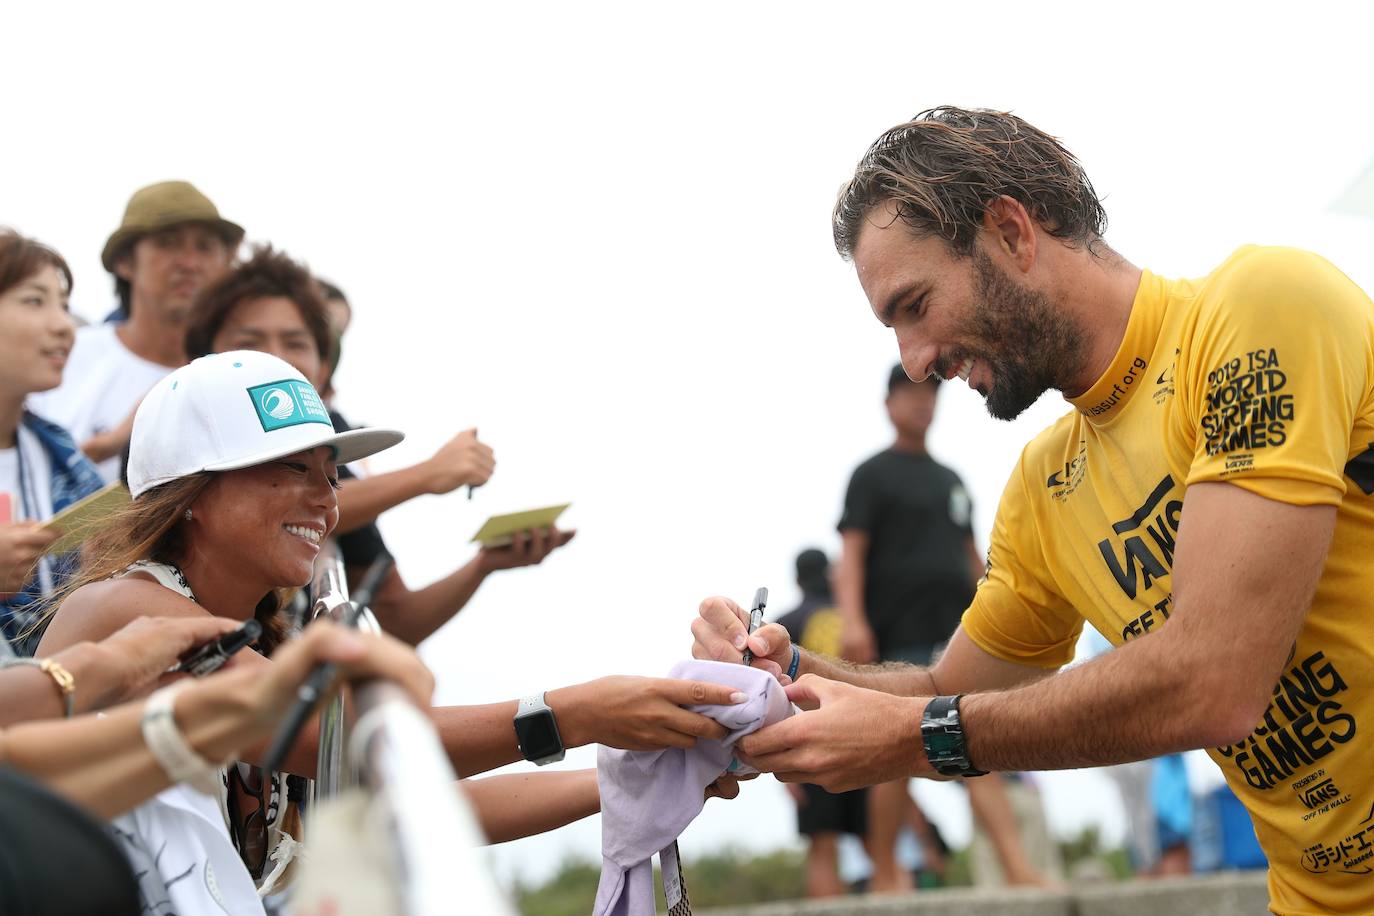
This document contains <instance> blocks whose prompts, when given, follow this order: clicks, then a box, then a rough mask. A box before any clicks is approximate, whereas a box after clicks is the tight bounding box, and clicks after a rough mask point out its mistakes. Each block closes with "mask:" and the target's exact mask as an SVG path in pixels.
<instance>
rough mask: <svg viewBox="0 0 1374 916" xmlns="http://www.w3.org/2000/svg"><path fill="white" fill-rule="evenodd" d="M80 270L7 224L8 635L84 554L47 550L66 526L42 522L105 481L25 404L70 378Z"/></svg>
mask: <svg viewBox="0 0 1374 916" xmlns="http://www.w3.org/2000/svg"><path fill="white" fill-rule="evenodd" d="M71 286H72V275H71V270H70V269H68V267H67V262H66V261H65V260H63V259H62V256H61V255H59V254H58V253H57V252H55V251H53V250H52V249H51V248H49V247H47V246H46V245H43V244H41V243H39V242H36V241H34V240H33V239H29V238H25V237H24V236H22V235H19V234H17V233H15V232H11V231H8V230H4V231H0V635H2V636H3V637H4V638H0V643H4V644H5V647H6V648H9V642H8V641H9V640H14V641H15V646H14V649H15V651H16V652H18V653H19V654H28V652H29V651H30V649H31V645H30V644H29V642H28V641H21V640H20V637H21V636H23V635H24V634H26V633H28V631H29V630H30V627H31V625H32V624H33V623H34V621H35V620H36V616H37V610H36V608H37V604H38V602H39V601H40V599H41V598H42V597H43V596H45V595H47V594H50V593H51V592H52V590H53V589H54V588H55V587H57V586H59V585H60V584H61V583H62V581H63V580H64V578H65V576H66V575H67V573H68V572H70V567H71V566H72V565H73V564H74V562H75V558H74V556H72V555H71V554H70V553H68V554H66V555H63V556H50V555H48V550H49V548H51V547H52V545H53V543H54V542H55V541H56V540H57V532H55V531H52V530H50V529H47V528H44V527H43V525H44V523H45V522H47V521H48V520H49V519H51V518H52V517H53V515H54V514H55V513H57V512H60V511H61V510H62V509H64V508H66V507H67V506H68V505H70V504H71V503H73V502H75V501H77V500H79V499H81V498H82V497H83V496H86V495H88V494H90V493H93V492H95V491H96V490H98V489H99V488H100V478H99V477H98V476H97V475H96V472H95V468H94V467H92V466H91V464H90V462H88V461H87V460H85V458H83V457H82V455H81V453H80V452H79V451H77V448H76V445H75V444H74V443H73V442H72V440H71V437H70V436H68V435H67V433H66V431H64V430H63V429H62V428H61V427H58V426H56V425H54V424H52V423H50V422H48V421H46V420H43V419H40V418H39V417H36V416H34V415H33V414H32V413H30V412H29V411H28V410H27V409H26V408H25V402H26V400H27V399H28V398H29V397H30V396H32V395H33V393H34V392H40V391H45V390H48V389H51V388H54V387H56V386H57V385H59V384H60V383H61V382H62V370H63V367H64V366H65V365H66V362H67V354H68V353H69V352H70V350H71V347H72V336H73V333H74V332H75V326H74V325H73V323H72V318H71V315H69V314H68V313H67V296H68V294H69V292H70V291H71Z"/></svg>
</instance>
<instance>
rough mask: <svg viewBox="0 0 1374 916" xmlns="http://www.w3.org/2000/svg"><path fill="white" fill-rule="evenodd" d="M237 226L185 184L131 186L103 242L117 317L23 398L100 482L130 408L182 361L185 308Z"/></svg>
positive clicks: (115, 455) (237, 233)
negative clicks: (41, 389) (43, 387)
mask: <svg viewBox="0 0 1374 916" xmlns="http://www.w3.org/2000/svg"><path fill="white" fill-rule="evenodd" d="M242 240H243V229H242V228H241V227H240V226H239V225H237V224H236V223H232V222H230V221H229V220H226V219H223V218H222V217H221V216H220V215H219V210H218V209H216V207H215V205H214V204H213V203H212V202H211V201H210V199H209V198H208V197H206V196H205V195H204V194H202V193H201V192H200V191H198V190H196V188H195V187H194V186H192V185H190V184H188V183H187V182H184V181H164V182H161V183H159V184H154V185H149V186H148V187H146V188H142V189H140V190H138V191H137V192H135V193H134V196H133V197H132V198H130V199H129V205H128V207H127V208H126V209H125V211H124V219H123V221H122V222H121V224H120V226H119V228H118V229H116V230H115V231H114V233H113V234H112V235H111V236H110V238H109V240H108V241H107V242H106V243H105V249H104V251H103V252H102V253H101V256H100V260H101V263H102V264H104V265H105V269H106V270H108V271H109V272H110V273H112V274H113V275H114V276H115V290H116V292H117V293H118V294H119V299H120V311H119V312H118V313H116V314H117V315H122V316H123V320H122V321H120V322H116V323H107V324H101V325H93V326H91V327H86V328H82V329H81V330H80V331H78V332H77V335H76V345H75V347H74V348H73V349H72V353H71V359H70V362H69V364H68V366H67V372H66V375H65V377H64V379H63V382H62V385H61V386H60V387H58V388H57V389H56V390H54V391H51V392H49V393H47V394H45V395H43V396H41V397H38V398H34V399H32V401H31V406H32V408H33V410H34V411H35V412H36V413H37V414H38V415H39V416H41V417H43V418H44V419H47V420H51V421H52V422H54V423H57V424H58V425H60V426H62V427H64V428H65V429H67V430H68V431H69V432H70V433H71V435H72V437H73V438H74V439H75V440H76V441H77V443H78V444H80V446H81V450H82V451H83V452H85V453H86V455H87V456H88V457H90V458H91V460H93V461H95V462H96V464H97V467H98V468H99V470H100V475H101V477H103V478H104V479H105V480H106V481H114V480H117V479H118V478H119V471H120V468H119V458H120V454H121V452H122V451H123V449H124V446H125V445H126V444H127V443H128V441H129V432H130V429H131V428H132V425H133V413H134V410H135V409H137V407H138V404H139V402H140V401H141V400H143V396H144V395H145V394H147V393H148V390H149V389H151V388H152V387H153V385H155V384H156V383H157V382H158V381H159V380H160V379H161V378H162V377H163V376H165V375H166V374H167V373H169V372H171V371H172V370H173V369H175V368H177V367H178V366H181V365H184V364H185V363H186V352H185V347H184V340H185V336H186V316H187V314H188V313H189V312H190V310H191V305H192V303H194V302H195V299H196V296H198V295H199V294H200V291H201V290H202V289H204V288H205V287H206V286H208V285H210V284H211V283H213V282H214V281H215V280H217V279H219V277H220V276H221V275H222V274H223V273H224V272H225V271H226V270H228V268H229V265H230V263H231V262H232V261H233V259H234V253H235V252H236V251H237V250H238V246H239V242H241V241H242Z"/></svg>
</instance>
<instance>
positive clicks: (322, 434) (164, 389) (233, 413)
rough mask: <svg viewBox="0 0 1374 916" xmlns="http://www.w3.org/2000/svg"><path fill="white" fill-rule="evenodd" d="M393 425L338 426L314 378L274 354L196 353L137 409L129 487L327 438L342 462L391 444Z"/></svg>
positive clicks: (255, 459)
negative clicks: (348, 428)
mask: <svg viewBox="0 0 1374 916" xmlns="http://www.w3.org/2000/svg"><path fill="white" fill-rule="evenodd" d="M404 438H405V435H404V434H403V433H400V432H398V431H397V430H394V429H355V430H351V431H349V432H343V433H336V432H335V431H334V424H333V423H332V422H331V421H330V419H329V411H328V410H326V409H325V406H324V402H323V401H321V400H320V396H319V394H318V393H317V392H316V391H315V389H314V388H313V387H311V385H310V383H309V382H307V381H306V380H305V376H303V375H301V374H300V373H299V372H297V371H296V370H295V369H293V368H292V367H291V366H290V365H288V364H287V363H285V362H283V361H282V360H280V359H278V358H277V357H275V356H272V355H271V354H269V353H259V352H258V351H256V350H231V351H229V352H227V353H213V354H211V355H209V356H202V357H201V358H200V359H197V360H192V361H191V362H190V363H188V364H187V365H185V366H182V367H181V368H180V369H177V370H176V371H175V372H173V373H172V374H171V375H168V376H167V377H166V378H164V379H163V380H162V381H160V382H158V383H157V384H156V385H154V386H153V390H152V391H150V392H148V396H147V397H145V398H144V399H143V403H142V404H140V405H139V407H138V413H136V414H135V415H134V430H133V437H132V439H131V440H130V443H129V493H130V494H132V495H133V497H134V498H135V499H137V498H138V497H139V496H140V495H142V494H143V493H146V492H147V491H149V490H151V489H152V488H153V487H156V486H157V485H159V484H163V483H167V482H168V481H170V480H176V479H177V478H180V477H189V476H190V475H192V474H198V473H200V472H201V471H233V470H236V469H238V468H247V467H252V466H253V465H256V464H264V463H266V462H268V461H272V460H273V459H276V458H282V457H284V456H286V455H294V454H295V453H296V452H303V451H307V450H309V449H312V448H318V447H319V446H321V445H328V446H330V447H331V448H333V449H334V455H335V459H336V460H337V461H338V462H339V463H340V464H344V463H346V462H349V461H356V460H358V459H359V458H366V457H367V456H368V455H371V454H374V453H376V452H380V451H381V450H382V449H386V448H391V446H393V445H395V444H396V443H397V442H400V441H401V440H402V439H404Z"/></svg>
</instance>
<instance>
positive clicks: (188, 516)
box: [186, 509, 191, 522]
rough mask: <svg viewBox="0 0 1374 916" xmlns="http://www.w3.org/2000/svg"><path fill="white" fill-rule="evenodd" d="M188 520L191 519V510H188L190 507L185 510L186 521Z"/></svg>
mask: <svg viewBox="0 0 1374 916" xmlns="http://www.w3.org/2000/svg"><path fill="white" fill-rule="evenodd" d="M190 520H191V510H190V509H187V510H186V521H188V522H189V521H190Z"/></svg>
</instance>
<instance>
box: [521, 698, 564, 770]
mask: <svg viewBox="0 0 1374 916" xmlns="http://www.w3.org/2000/svg"><path fill="white" fill-rule="evenodd" d="M515 737H516V738H517V739H518V740H519V742H520V753H521V754H523V755H524V757H525V759H526V760H540V759H543V758H544V757H551V756H553V755H554V754H557V753H558V752H559V751H561V750H563V739H562V738H561V737H560V736H559V734H558V726H557V725H556V724H554V719H553V713H552V712H551V711H549V710H547V709H540V710H537V711H535V712H532V713H530V714H529V715H523V716H520V717H519V718H517V719H516V720H515Z"/></svg>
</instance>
